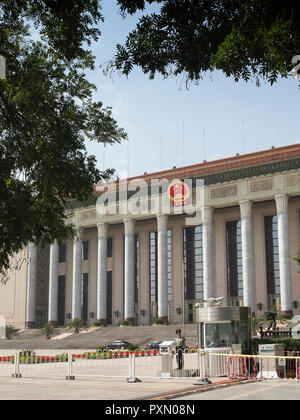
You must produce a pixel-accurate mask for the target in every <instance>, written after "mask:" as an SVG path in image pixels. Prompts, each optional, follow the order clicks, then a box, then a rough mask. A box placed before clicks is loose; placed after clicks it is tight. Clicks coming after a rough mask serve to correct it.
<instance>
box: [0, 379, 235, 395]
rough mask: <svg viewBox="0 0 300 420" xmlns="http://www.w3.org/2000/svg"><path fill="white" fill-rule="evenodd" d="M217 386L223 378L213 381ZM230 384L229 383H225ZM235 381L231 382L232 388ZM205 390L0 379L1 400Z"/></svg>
mask: <svg viewBox="0 0 300 420" xmlns="http://www.w3.org/2000/svg"><path fill="white" fill-rule="evenodd" d="M212 382H213V383H217V382H220V378H213V379H212ZM223 382H226V381H223ZM231 384H232V381H231V382H230V381H228V385H231ZM200 388H201V387H199V386H196V385H193V384H192V382H191V381H190V380H186V381H185V380H180V381H177V380H169V379H166V380H162V379H159V380H150V379H145V380H143V381H142V382H138V383H128V382H127V381H126V380H124V379H123V380H120V379H114V378H112V379H109V380H108V379H105V378H102V379H95V378H79V379H76V380H75V381H66V380H65V379H40V378H22V379H14V378H10V377H7V378H5V377H2V378H0V400H149V399H154V400H155V399H157V400H159V399H162V396H163V395H164V396H165V395H166V394H167V395H171V394H173V395H175V394H177V395H178V394H182V393H184V392H186V393H187V392H192V391H194V390H196V389H200Z"/></svg>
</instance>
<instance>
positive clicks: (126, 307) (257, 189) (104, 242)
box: [0, 144, 300, 328]
mask: <svg viewBox="0 0 300 420" xmlns="http://www.w3.org/2000/svg"><path fill="white" fill-rule="evenodd" d="M153 179H155V180H158V182H161V180H164V182H165V183H168V182H169V183H171V182H172V181H174V180H175V179H177V180H178V182H185V184H183V185H188V184H189V181H190V184H189V185H190V188H188V187H187V188H188V190H189V192H190V194H191V200H192V202H191V204H193V203H194V201H195V197H197V196H198V193H199V191H200V193H199V196H201V194H202V196H201V197H202V198H201V200H200V201H199V202H196V205H195V206H194V210H195V214H193V213H190V214H189V215H187V213H186V212H185V211H184V208H183V211H181V212H179V211H177V209H176V207H175V206H174V205H173V204H172V203H171V205H170V206H169V209H168V210H167V211H163V208H162V207H161V206H160V207H159V208H157V207H156V206H152V201H153V199H154V198H156V199H158V202H159V203H161V201H162V200H164V199H166V200H167V201H169V203H170V202H171V201H172V200H171V199H172V197H171V196H170V189H168V191H167V190H164V189H163V188H161V189H158V190H157V191H156V190H155V191H156V192H155V193H152V194H151V193H150V194H149V188H148V187H149V185H150V183H151V180H153ZM197 180H203V182H204V186H203V187H201V188H199V189H197V188H198V185H201V184H198V183H197V182H196V181H197ZM127 182H129V183H130V185H131V187H132V185H137V186H138V187H139V188H137V189H136V190H135V191H133V192H132V191H131V192H130V194H129V195H128V192H127V190H126V194H127V195H126V194H125V195H124V194H123V190H122V189H124V185H127V184H126V183H120V182H116V183H111V184H110V185H113V191H114V192H116V195H115V199H113V200H112V201H110V200H109V197H110V196H111V194H110V193H109V192H108V193H107V192H105V193H104V192H103V191H106V190H104V186H103V185H102V186H101V187H100V188H95V197H94V198H93V200H92V201H91V203H89V204H88V205H87V204H81V205H78V206H75V208H74V209H72V210H68V214H69V218H70V221H72V223H73V224H74V225H75V226H76V229H77V230H76V232H77V233H76V236H75V238H70V239H69V240H68V241H67V242H66V243H65V244H61V245H59V244H57V243H54V244H52V245H51V246H48V247H46V248H44V249H42V248H41V247H40V246H37V245H34V244H30V245H29V246H28V250H27V252H28V258H27V262H26V263H24V264H23V266H22V267H21V269H20V270H18V271H14V270H13V271H11V273H10V278H9V281H8V282H7V284H6V285H1V286H0V315H2V316H4V317H5V318H6V322H7V324H11V325H15V326H16V327H19V328H23V327H26V328H34V327H40V326H42V325H43V324H44V323H46V322H51V323H53V324H55V325H65V324H67V323H68V322H70V320H71V319H74V318H76V317H79V318H83V319H85V320H86V321H87V323H88V324H89V325H92V324H93V323H94V322H95V321H97V320H98V321H101V322H102V323H103V324H105V325H119V323H120V322H121V321H122V320H123V319H128V320H129V321H131V322H133V323H135V324H137V325H150V324H151V323H152V322H153V320H154V319H155V318H162V319H163V320H165V321H167V322H169V323H174V324H178V323H181V322H182V321H183V317H184V319H185V322H195V311H194V309H195V304H196V303H197V302H201V301H202V300H203V299H205V298H209V297H220V296H223V297H224V298H225V301H226V302H227V303H228V304H230V305H244V306H250V307H251V308H252V313H254V314H256V315H257V316H259V315H262V314H263V313H265V312H267V311H273V310H276V311H279V312H287V313H294V314H300V274H299V273H298V271H299V266H298V264H297V262H296V261H295V260H294V258H295V256H296V255H297V253H298V250H299V249H300V213H299V212H300V144H296V145H291V146H285V147H280V148H272V149H270V150H266V151H262V152H256V153H251V154H245V155H241V156H238V155H237V156H234V157H232V158H226V159H221V160H217V161H213V162H203V163H201V164H198V165H190V166H187V167H183V168H173V169H171V170H167V171H163V172H159V173H153V174H144V175H143V176H141V177H135V178H132V179H130V180H127ZM145 185H146V187H145ZM105 188H106V186H105ZM99 189H100V190H101V192H99ZM136 191H139V192H140V193H141V192H142V193H141V194H140V195H139V200H135V201H134V200H131V199H130V197H132V198H135V197H137V194H136ZM151 192H152V190H151ZM103 194H106V196H107V197H108V204H107V205H106V204H105V208H106V211H108V210H109V206H111V207H112V208H114V210H115V211H114V212H108V214H105V215H103V213H101V212H100V211H99V205H98V203H99V199H101V197H102V198H103V197H104V195H103ZM124 197H125V199H124ZM100 201H101V200H100ZM137 201H138V206H137V204H136V203H137ZM101 203H102V204H101V205H102V206H104V205H103V200H102V201H101ZM129 204H130V205H133V206H136V208H137V207H139V210H140V211H136V212H134V211H130V208H129V207H130V206H129ZM150 204H151V205H150ZM123 205H124V206H125V209H126V211H125V212H124V211H123V212H120V208H121V207H122V206H123ZM136 208H135V209H136ZM141 208H143V211H141ZM145 209H146V210H147V211H144V210H145ZM187 209H189V207H188V206H187ZM102 210H103V209H102ZM131 210H132V209H131Z"/></svg>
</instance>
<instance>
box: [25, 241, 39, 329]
mask: <svg viewBox="0 0 300 420" xmlns="http://www.w3.org/2000/svg"><path fill="white" fill-rule="evenodd" d="M37 251H38V248H37V246H36V245H35V244H33V243H31V244H29V246H28V268H27V299H26V321H25V328H27V329H32V328H35V308H36V282H37Z"/></svg>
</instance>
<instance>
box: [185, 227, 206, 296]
mask: <svg viewBox="0 0 300 420" xmlns="http://www.w3.org/2000/svg"><path fill="white" fill-rule="evenodd" d="M183 243H184V246H183V252H184V276H185V279H184V280H185V291H184V293H185V300H199V299H203V249H202V226H191V227H186V228H184V229H183Z"/></svg>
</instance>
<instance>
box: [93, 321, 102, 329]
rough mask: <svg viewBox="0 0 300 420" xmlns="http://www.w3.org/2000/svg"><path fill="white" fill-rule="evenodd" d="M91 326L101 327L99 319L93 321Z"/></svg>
mask: <svg viewBox="0 0 300 420" xmlns="http://www.w3.org/2000/svg"><path fill="white" fill-rule="evenodd" d="M92 327H94V328H98V327H103V324H101V322H100V321H96V322H94V324H93V325H92Z"/></svg>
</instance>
